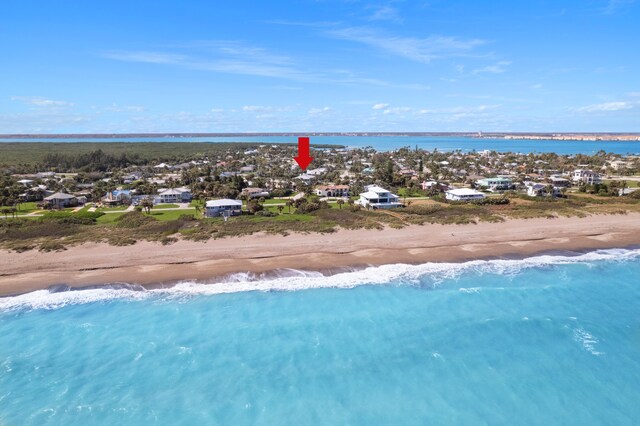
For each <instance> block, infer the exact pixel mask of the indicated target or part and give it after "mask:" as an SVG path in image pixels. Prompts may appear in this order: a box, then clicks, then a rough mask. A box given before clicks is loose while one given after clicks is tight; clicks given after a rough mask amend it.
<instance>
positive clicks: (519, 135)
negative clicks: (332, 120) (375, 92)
mask: <svg viewBox="0 0 640 426" xmlns="http://www.w3.org/2000/svg"><path fill="white" fill-rule="evenodd" d="M301 135H304V136H393V137H402V136H406V137H411V136H424V137H438V136H441V137H447V136H458V137H473V138H483V139H516V140H517V139H531V140H539V139H548V140H569V141H571V140H575V141H594V140H600V141H640V133H633V132H591V133H584V132H563V133H536V132H509V133H502V132H488V133H485V132H276V133H69V134H59V133H54V134H45V133H41V134H0V139H30V140H33V139H111V138H112V139H123V138H158V139H170V138H207V137H211V138H222V137H262V136H276V137H278V136H288V137H291V136H301Z"/></svg>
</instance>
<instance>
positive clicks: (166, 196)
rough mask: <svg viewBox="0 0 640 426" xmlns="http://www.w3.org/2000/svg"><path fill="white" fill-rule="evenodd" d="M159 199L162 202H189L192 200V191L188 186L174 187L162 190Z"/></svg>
mask: <svg viewBox="0 0 640 426" xmlns="http://www.w3.org/2000/svg"><path fill="white" fill-rule="evenodd" d="M157 199H158V200H159V201H160V203H188V202H189V201H191V191H190V190H189V189H188V188H184V187H182V188H173V189H165V190H162V191H160V193H159V194H158V197H157Z"/></svg>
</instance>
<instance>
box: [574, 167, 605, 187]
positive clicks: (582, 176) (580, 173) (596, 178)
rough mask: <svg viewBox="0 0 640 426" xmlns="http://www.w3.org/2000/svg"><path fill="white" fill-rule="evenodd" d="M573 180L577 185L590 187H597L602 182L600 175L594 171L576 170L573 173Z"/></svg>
mask: <svg viewBox="0 0 640 426" xmlns="http://www.w3.org/2000/svg"><path fill="white" fill-rule="evenodd" d="M572 180H573V181H574V182H576V183H586V184H588V185H596V184H598V183H601V182H602V178H601V177H600V173H596V172H594V171H593V170H586V169H576V170H574V171H573V175H572Z"/></svg>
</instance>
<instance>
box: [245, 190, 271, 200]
mask: <svg viewBox="0 0 640 426" xmlns="http://www.w3.org/2000/svg"><path fill="white" fill-rule="evenodd" d="M241 194H242V195H246V196H248V197H250V198H260V197H265V198H267V197H268V196H269V191H267V190H265V189H264V188H244V189H243V190H242V192H241Z"/></svg>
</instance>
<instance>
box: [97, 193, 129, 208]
mask: <svg viewBox="0 0 640 426" xmlns="http://www.w3.org/2000/svg"><path fill="white" fill-rule="evenodd" d="M101 201H102V202H103V203H104V204H107V205H118V204H129V203H130V202H131V191H129V190H128V189H116V190H115V191H111V192H107V195H105V196H104V197H102V200H101Z"/></svg>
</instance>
